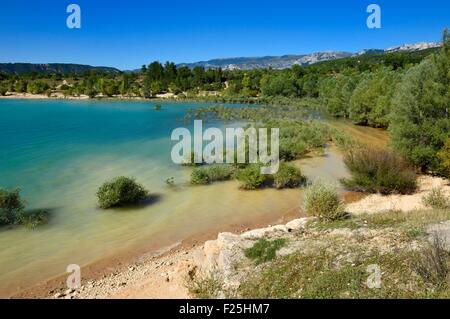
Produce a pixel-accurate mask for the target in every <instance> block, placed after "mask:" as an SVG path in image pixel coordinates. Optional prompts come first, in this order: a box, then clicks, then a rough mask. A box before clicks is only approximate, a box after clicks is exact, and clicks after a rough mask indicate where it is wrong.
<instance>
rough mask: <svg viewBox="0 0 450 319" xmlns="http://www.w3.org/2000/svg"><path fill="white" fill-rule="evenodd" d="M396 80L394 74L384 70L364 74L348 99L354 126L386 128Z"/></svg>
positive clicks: (396, 75) (396, 77) (396, 76)
mask: <svg viewBox="0 0 450 319" xmlns="http://www.w3.org/2000/svg"><path fill="white" fill-rule="evenodd" d="M398 79H399V76H398V74H397V73H396V72H394V71H391V70H388V69H386V68H382V69H380V70H377V71H375V72H372V73H365V74H364V75H363V76H362V79H361V81H360V82H359V84H358V85H357V86H356V88H355V90H354V91H353V94H352V96H351V98H350V106H349V117H350V119H351V120H352V121H353V122H355V123H356V124H363V125H369V126H374V127H388V125H389V114H390V111H391V102H392V96H393V94H394V92H395V88H396V85H397V83H398Z"/></svg>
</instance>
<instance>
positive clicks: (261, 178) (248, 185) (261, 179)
mask: <svg viewBox="0 0 450 319" xmlns="http://www.w3.org/2000/svg"><path fill="white" fill-rule="evenodd" d="M236 178H237V180H238V181H239V182H240V183H241V185H240V187H241V188H242V189H246V190H253V189H258V188H260V187H262V186H263V185H264V184H265V183H266V182H268V181H269V179H270V176H269V175H264V174H261V165H259V164H251V165H249V166H247V167H246V168H244V169H242V170H240V171H238V172H237V173H236Z"/></svg>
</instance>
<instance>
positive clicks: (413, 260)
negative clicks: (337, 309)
mask: <svg viewBox="0 0 450 319" xmlns="http://www.w3.org/2000/svg"><path fill="white" fill-rule="evenodd" d="M330 246H333V244H332V243H330ZM353 249H357V248H353ZM355 253H356V254H357V257H356V258H355V262H345V261H340V260H338V256H339V253H333V252H332V251H331V250H330V249H327V250H325V249H318V251H310V252H309V253H300V252H299V253H295V254H293V255H289V256H286V257H282V258H280V259H278V260H276V261H275V262H274V263H273V264H272V265H270V267H268V268H266V269H264V270H263V272H262V273H260V274H257V275H254V276H253V277H251V278H250V279H249V280H247V281H246V282H245V283H243V284H242V285H241V287H240V288H239V291H238V293H239V295H240V296H242V297H243V298H257V299H258V298H276V299H278V298H281V299H286V298H306V299H309V298H314V299H339V298H352V299H353V298H358V299H359V298H362V299H364V298H382V299H385V298H448V297H449V295H450V290H449V288H448V275H447V277H445V280H444V281H440V282H439V284H430V283H429V280H424V278H422V276H420V275H419V276H418V275H417V272H416V268H417V265H419V264H420V265H425V267H428V266H431V265H433V264H432V263H429V262H427V261H424V257H422V256H421V255H417V254H414V253H407V252H401V253H388V254H381V253H379V252H377V251H375V252H374V251H371V252H367V253H366V252H363V251H361V250H355ZM448 262H449V259H448V256H447V259H446V260H445V263H446V264H448ZM374 264H376V265H378V266H379V267H380V269H382V270H383V275H382V286H381V288H379V289H370V288H369V287H368V286H367V284H366V282H367V278H368V276H369V274H368V273H367V269H368V267H369V265H374ZM425 269H426V271H424V272H423V276H428V274H429V273H430V275H431V276H432V278H434V276H437V278H439V279H442V278H444V277H443V275H444V274H447V272H445V271H441V270H431V269H433V268H425ZM434 269H435V268H434ZM437 274H439V275H437Z"/></svg>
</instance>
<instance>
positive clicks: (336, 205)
mask: <svg viewBox="0 0 450 319" xmlns="http://www.w3.org/2000/svg"><path fill="white" fill-rule="evenodd" d="M303 205H304V206H303V210H304V212H305V213H306V214H307V215H309V216H315V217H318V218H319V219H321V220H328V221H333V220H338V219H342V218H344V217H345V216H346V213H345V211H344V207H343V204H342V202H341V200H340V199H339V194H338V191H337V189H336V187H334V186H332V185H329V184H326V183H323V182H315V183H313V184H312V185H311V186H309V187H308V188H307V189H306V190H305V194H304V198H303Z"/></svg>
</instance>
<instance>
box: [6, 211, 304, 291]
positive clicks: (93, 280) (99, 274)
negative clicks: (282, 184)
mask: <svg viewBox="0 0 450 319" xmlns="http://www.w3.org/2000/svg"><path fill="white" fill-rule="evenodd" d="M299 216H300V212H299V210H298V209H294V210H292V211H289V212H286V213H284V214H282V215H278V216H276V217H275V216H274V217H268V218H267V219H262V220H258V221H253V222H248V223H242V224H233V225H217V226H216V227H215V228H211V229H210V230H209V231H208V232H207V233H202V234H197V235H195V236H192V237H190V238H186V239H185V240H183V241H182V242H181V243H178V244H174V245H173V246H171V247H166V248H163V249H153V248H147V249H145V248H143V249H142V250H140V251H131V252H129V253H126V254H123V255H119V256H113V257H111V258H105V259H102V260H99V261H97V262H94V263H92V264H89V265H86V266H84V267H82V269H81V277H82V278H81V284H82V286H83V287H82V289H81V290H79V291H76V292H73V293H72V294H66V292H67V284H66V280H67V276H68V274H63V275H60V276H57V277H54V278H51V279H49V280H46V281H43V282H41V283H39V284H37V285H35V286H32V287H29V288H27V289H24V290H22V291H21V292H19V293H16V294H13V295H11V296H10V298H54V296H55V295H57V294H60V295H63V296H62V297H63V298H64V297H66V296H67V295H68V296H69V297H71V298H185V297H186V293H187V292H186V291H185V289H184V288H183V281H184V276H185V274H186V269H188V268H189V267H190V266H192V265H194V262H193V261H194V260H195V256H196V253H195V252H199V251H201V249H202V246H203V244H204V242H206V241H208V240H213V239H216V238H217V235H218V234H219V233H220V232H232V233H242V232H245V231H248V230H250V229H255V228H260V227H267V226H268V225H274V224H279V223H286V222H288V221H290V220H293V219H295V218H298V217H299ZM168 277H169V280H167V278H168ZM160 284H161V285H160Z"/></svg>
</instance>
